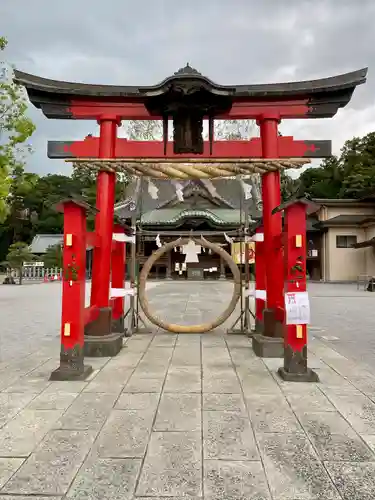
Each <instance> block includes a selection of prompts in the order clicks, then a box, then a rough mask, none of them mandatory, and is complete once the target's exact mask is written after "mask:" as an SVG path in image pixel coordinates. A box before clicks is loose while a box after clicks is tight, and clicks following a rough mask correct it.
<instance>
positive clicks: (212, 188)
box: [202, 179, 217, 198]
mask: <svg viewBox="0 0 375 500" xmlns="http://www.w3.org/2000/svg"><path fill="white" fill-rule="evenodd" d="M202 183H203V184H204V186H205V187H206V189H207V191H208V192H209V193H210V195H211V196H212V197H213V198H215V197H216V196H217V190H216V187H215V186H214V185H213V182H212V181H211V180H210V179H202Z"/></svg>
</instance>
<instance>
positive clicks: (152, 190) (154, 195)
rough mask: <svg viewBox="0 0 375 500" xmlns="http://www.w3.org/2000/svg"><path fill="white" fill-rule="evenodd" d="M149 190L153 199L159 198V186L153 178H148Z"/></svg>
mask: <svg viewBox="0 0 375 500" xmlns="http://www.w3.org/2000/svg"><path fill="white" fill-rule="evenodd" d="M147 190H148V194H149V195H150V196H151V198H152V199H153V200H157V199H158V194H159V189H158V187H157V186H155V184H154V183H153V182H152V180H151V179H148V187H147Z"/></svg>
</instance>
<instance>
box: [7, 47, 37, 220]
mask: <svg viewBox="0 0 375 500" xmlns="http://www.w3.org/2000/svg"><path fill="white" fill-rule="evenodd" d="M6 46H7V40H6V38H4V37H0V52H2V51H4V49H5V48H6ZM2 66H3V67H2V70H3V72H2V79H1V81H0V222H4V220H5V218H6V216H7V213H8V209H9V207H8V195H9V190H10V186H11V176H12V174H13V170H14V169H15V168H17V167H18V166H19V165H23V164H24V162H25V159H26V155H27V153H30V152H31V147H30V145H29V144H27V142H26V141H27V140H28V138H29V137H30V136H31V135H32V133H33V132H34V130H35V126H34V124H33V122H32V121H31V120H30V118H28V117H27V116H26V111H27V101H26V97H25V91H24V89H23V88H22V87H20V86H19V85H16V84H15V83H14V82H13V81H12V80H11V79H10V78H8V77H7V74H8V67H7V66H6V65H5V64H3V65H2ZM0 69H1V68H0Z"/></svg>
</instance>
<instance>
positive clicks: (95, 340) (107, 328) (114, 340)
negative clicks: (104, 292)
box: [84, 307, 124, 358]
mask: <svg viewBox="0 0 375 500" xmlns="http://www.w3.org/2000/svg"><path fill="white" fill-rule="evenodd" d="M123 336H124V332H123V331H122V332H113V333H112V309H111V308H110V307H103V308H101V309H99V314H98V317H97V318H96V319H95V320H94V321H92V322H91V323H89V324H88V325H86V328H85V350H84V354H85V356H88V357H91V358H101V357H108V356H110V357H112V356H116V354H118V353H119V352H120V351H121V349H122V338H123Z"/></svg>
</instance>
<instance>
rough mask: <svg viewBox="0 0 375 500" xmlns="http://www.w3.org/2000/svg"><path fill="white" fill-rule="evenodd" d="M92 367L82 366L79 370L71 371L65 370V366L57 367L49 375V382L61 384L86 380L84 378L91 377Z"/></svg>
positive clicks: (69, 369)
mask: <svg viewBox="0 0 375 500" xmlns="http://www.w3.org/2000/svg"><path fill="white" fill-rule="evenodd" d="M91 373H92V366H90V365H83V367H82V369H80V370H73V369H71V368H66V367H65V366H59V367H58V368H57V369H56V370H55V371H53V372H52V373H51V375H50V378H49V379H50V380H53V381H57V382H62V381H65V380H66V381H69V380H71V381H74V380H77V381H82V380H86V378H87V377H88V376H89V375H91Z"/></svg>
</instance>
